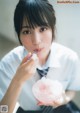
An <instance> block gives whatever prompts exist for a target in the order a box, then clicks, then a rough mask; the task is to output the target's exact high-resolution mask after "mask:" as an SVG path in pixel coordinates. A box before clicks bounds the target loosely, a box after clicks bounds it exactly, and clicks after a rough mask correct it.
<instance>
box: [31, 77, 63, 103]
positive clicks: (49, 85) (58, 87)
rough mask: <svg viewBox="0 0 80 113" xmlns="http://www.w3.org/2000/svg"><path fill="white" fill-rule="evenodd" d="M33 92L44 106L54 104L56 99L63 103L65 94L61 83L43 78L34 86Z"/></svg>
mask: <svg viewBox="0 0 80 113" xmlns="http://www.w3.org/2000/svg"><path fill="white" fill-rule="evenodd" d="M32 91H33V94H34V96H35V98H36V99H37V100H38V101H40V102H42V103H44V104H49V103H52V102H53V101H55V100H56V99H58V100H60V101H62V93H63V92H64V90H63V86H62V84H61V83H60V82H59V81H57V80H54V81H53V80H51V79H48V78H45V77H42V78H41V79H40V80H38V81H37V82H36V83H35V84H34V85H33V88H32Z"/></svg>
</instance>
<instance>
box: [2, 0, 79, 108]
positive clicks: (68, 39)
mask: <svg viewBox="0 0 80 113" xmlns="http://www.w3.org/2000/svg"><path fill="white" fill-rule="evenodd" d="M49 1H50V2H51V4H53V6H54V9H55V13H56V18H57V23H56V40H57V41H58V42H59V43H61V44H63V45H65V46H67V47H69V48H71V49H73V50H74V51H76V52H77V53H78V55H79V57H80V4H78V3H57V1H61V0H54V1H53V0H49ZM75 1H76V0H75ZM79 1H80V0H79ZM17 2H18V0H0V60H1V58H2V57H3V56H4V55H5V54H7V53H8V52H9V51H10V50H11V49H13V48H14V47H16V46H18V45H19V42H18V40H17V35H16V33H15V31H14V25H13V15H14V9H15V7H16V4H17ZM79 95H80V92H79V93H77V95H76V97H75V99H74V101H75V102H76V104H77V105H78V106H79V107H80V96H79Z"/></svg>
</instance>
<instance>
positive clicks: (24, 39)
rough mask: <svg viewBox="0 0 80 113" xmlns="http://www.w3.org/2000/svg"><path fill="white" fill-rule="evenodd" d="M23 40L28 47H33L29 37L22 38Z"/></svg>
mask: <svg viewBox="0 0 80 113" xmlns="http://www.w3.org/2000/svg"><path fill="white" fill-rule="evenodd" d="M21 42H22V44H23V46H24V47H25V48H26V49H27V48H31V46H32V43H31V40H29V39H27V38H22V39H21Z"/></svg>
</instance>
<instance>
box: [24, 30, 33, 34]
mask: <svg viewBox="0 0 80 113" xmlns="http://www.w3.org/2000/svg"><path fill="white" fill-rule="evenodd" d="M22 34H24V35H28V34H31V32H30V30H24V31H22Z"/></svg>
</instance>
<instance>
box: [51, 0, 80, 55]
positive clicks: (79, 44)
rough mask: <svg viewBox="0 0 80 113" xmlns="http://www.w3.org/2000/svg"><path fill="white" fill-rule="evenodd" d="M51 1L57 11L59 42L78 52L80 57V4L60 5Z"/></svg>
mask: <svg viewBox="0 0 80 113" xmlns="http://www.w3.org/2000/svg"><path fill="white" fill-rule="evenodd" d="M50 1H51V3H52V4H53V6H54V9H55V11H56V17H57V39H58V41H59V42H60V43H62V44H64V45H66V46H68V47H70V48H72V49H73V50H75V51H76V52H78V54H79V56H80V3H79V4H75V3H74V4H69V3H68V4H59V3H57V0H50ZM59 1H61V0H59ZM64 1H69V0H64ZM74 1H76V0H74ZM78 1H80V0H78Z"/></svg>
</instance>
